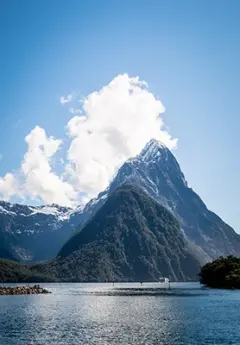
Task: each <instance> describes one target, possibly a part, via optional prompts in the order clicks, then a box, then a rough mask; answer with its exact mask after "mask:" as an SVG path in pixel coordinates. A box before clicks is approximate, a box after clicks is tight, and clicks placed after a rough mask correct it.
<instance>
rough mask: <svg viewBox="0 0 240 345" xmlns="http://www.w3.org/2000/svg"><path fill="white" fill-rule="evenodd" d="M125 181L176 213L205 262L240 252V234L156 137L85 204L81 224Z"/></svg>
mask: <svg viewBox="0 0 240 345" xmlns="http://www.w3.org/2000/svg"><path fill="white" fill-rule="evenodd" d="M126 182H128V183H133V184H137V185H139V186H141V187H142V188H143V189H144V190H145V191H146V192H147V193H148V194H149V195H150V196H151V197H152V198H154V199H155V200H157V201H158V202H160V203H161V204H162V205H164V206H165V207H166V208H167V209H168V210H170V211H171V212H172V213H173V214H174V215H175V216H176V218H177V219H178V220H179V222H180V224H181V227H182V230H183V231H184V234H185V236H186V238H187V240H188V241H189V245H190V246H191V247H192V249H193V250H194V251H195V252H196V253H197V255H199V256H200V259H201V260H202V261H203V262H204V261H206V260H210V259H212V258H216V257H218V256H220V255H229V254H233V255H238V256H239V255H240V236H239V235H238V234H236V233H235V231H234V230H233V229H232V228H231V227H230V226H228V225H227V224H226V223H224V222H223V221H222V220H221V218H219V217H218V216H217V215H216V214H214V213H213V212H211V211H209V210H208V209H207V207H206V205H205V204H204V202H203V201H202V200H201V199H200V197H199V196H198V195H197V194H196V193H195V192H194V191H193V190H192V189H191V188H189V187H188V184H187V181H186V180H185V177H184V175H183V173H182V171H181V168H180V166H179V164H178V162H177V160H176V158H175V157H174V155H173V154H172V152H171V151H170V150H169V149H168V148H167V147H166V146H165V145H164V144H162V143H161V142H159V141H157V140H155V139H152V140H150V142H149V143H148V144H147V145H146V146H145V147H144V148H143V150H142V152H141V153H140V154H139V155H138V156H136V157H134V158H131V159H129V160H128V161H126V162H125V163H124V164H123V165H122V167H121V168H120V169H119V171H118V173H117V174H116V176H115V178H114V179H113V181H112V183H111V184H110V186H109V187H108V188H107V189H106V190H105V191H104V192H102V193H100V194H99V197H98V198H97V199H94V202H93V201H90V202H89V203H88V204H87V205H86V206H85V208H84V210H83V212H82V215H79V219H81V222H82V224H84V222H86V221H87V220H88V219H89V217H91V216H92V215H94V214H95V213H96V212H97V210H98V209H99V208H100V207H101V206H102V205H103V204H104V202H105V200H106V198H107V196H108V195H109V194H110V193H112V192H113V191H115V190H116V189H117V188H118V187H119V186H120V185H121V184H123V183H126ZM102 196H104V198H105V199H103V198H102Z"/></svg>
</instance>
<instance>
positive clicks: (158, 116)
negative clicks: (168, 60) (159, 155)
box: [66, 74, 177, 197]
mask: <svg viewBox="0 0 240 345" xmlns="http://www.w3.org/2000/svg"><path fill="white" fill-rule="evenodd" d="M83 110H84V113H85V116H74V117H73V118H72V119H71V120H70V121H69V123H68V125H67V129H68V134H69V136H70V137H71V138H72V142H71V145H70V148H69V151H68V160H69V164H68V165H67V167H66V172H67V174H68V175H70V177H71V179H72V181H74V182H73V183H75V185H76V186H77V188H78V189H79V190H82V191H84V192H86V193H87V194H88V195H89V196H90V197H91V196H94V195H96V194H97V193H98V192H100V191H101V190H103V189H104V188H106V186H107V185H108V183H109V181H110V180H111V179H112V177H113V176H114V174H115V172H116V170H117V169H118V168H119V167H120V165H121V164H122V163H123V162H124V161H125V160H126V159H128V158H129V157H131V156H135V155H136V154H138V153H139V152H140V150H141V149H142V148H143V146H144V145H145V144H146V142H148V141H149V140H150V139H151V138H156V139H158V140H161V141H162V142H164V143H165V144H166V145H167V146H168V147H169V148H173V147H175V146H176V143H177V142H176V140H173V139H172V138H171V136H170V134H169V133H168V132H167V131H166V130H165V129H164V123H163V120H162V114H163V113H164V111H165V108H164V106H163V104H162V103H161V102H160V101H159V100H157V99H156V97H154V95H153V94H152V93H150V92H149V91H148V86H147V84H146V83H145V82H141V81H140V80H139V78H130V77H129V76H128V75H127V74H124V75H119V76H117V77H116V78H115V79H113V80H112V81H111V82H110V84H108V85H107V86H105V87H103V88H102V89H101V90H100V91H97V92H93V93H92V94H90V95H89V96H88V97H87V98H85V100H84V101H83Z"/></svg>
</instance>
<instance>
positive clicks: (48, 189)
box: [21, 126, 76, 206]
mask: <svg viewBox="0 0 240 345" xmlns="http://www.w3.org/2000/svg"><path fill="white" fill-rule="evenodd" d="M25 141H26V143H27V145H28V150H27V152H26V154H25V156H24V160H23V162H22V164H21V172H22V174H23V176H24V181H25V183H24V185H23V194H24V195H26V196H28V197H30V198H33V199H37V198H40V199H41V200H43V201H44V202H46V203H56V202H57V203H59V204H60V205H67V206H71V205H73V204H74V203H75V200H76V193H75V192H74V189H73V187H72V186H71V185H70V184H69V183H68V182H66V181H63V179H62V178H61V177H59V176H57V174H55V173H54V172H53V171H52V168H51V158H52V156H53V155H54V154H55V153H56V152H57V151H58V150H59V148H60V145H61V143H62V142H61V140H57V139H54V138H53V137H47V135H46V133H45V131H44V130H43V129H42V128H40V127H38V126H37V127H35V128H34V129H33V130H32V131H31V133H30V134H29V135H28V136H27V137H26V138H25Z"/></svg>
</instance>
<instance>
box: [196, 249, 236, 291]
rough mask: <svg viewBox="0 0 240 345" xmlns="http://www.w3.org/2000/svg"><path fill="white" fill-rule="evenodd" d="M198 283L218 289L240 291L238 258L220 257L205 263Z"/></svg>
mask: <svg viewBox="0 0 240 345" xmlns="http://www.w3.org/2000/svg"><path fill="white" fill-rule="evenodd" d="M199 277H200V283H201V284H203V285H205V286H207V287H210V288H218V289H240V258H237V257H235V256H232V255H231V256H227V257H220V258H219V259H217V260H214V261H212V262H209V263H207V264H206V265H204V266H203V267H202V268H201V271H200V273H199Z"/></svg>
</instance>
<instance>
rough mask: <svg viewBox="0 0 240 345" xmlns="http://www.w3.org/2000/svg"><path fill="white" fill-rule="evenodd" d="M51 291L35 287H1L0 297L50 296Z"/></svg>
mask: <svg viewBox="0 0 240 345" xmlns="http://www.w3.org/2000/svg"><path fill="white" fill-rule="evenodd" d="M48 293H51V292H50V291H48V290H46V289H44V288H42V287H40V286H39V285H34V286H13V287H12V286H0V295H39V294H48Z"/></svg>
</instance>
